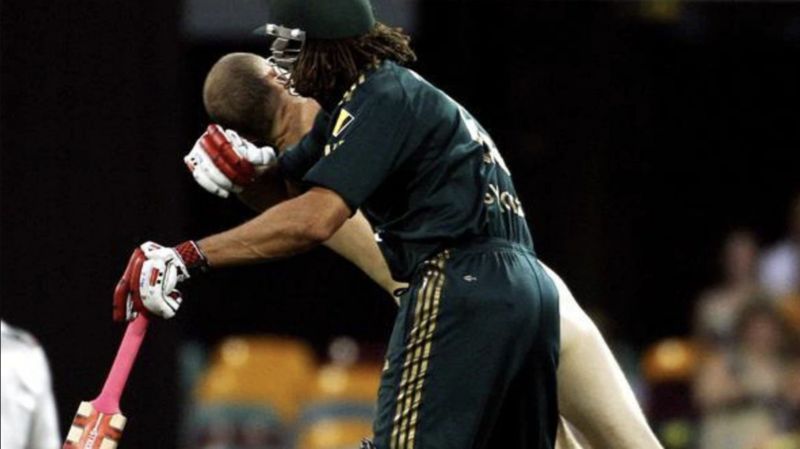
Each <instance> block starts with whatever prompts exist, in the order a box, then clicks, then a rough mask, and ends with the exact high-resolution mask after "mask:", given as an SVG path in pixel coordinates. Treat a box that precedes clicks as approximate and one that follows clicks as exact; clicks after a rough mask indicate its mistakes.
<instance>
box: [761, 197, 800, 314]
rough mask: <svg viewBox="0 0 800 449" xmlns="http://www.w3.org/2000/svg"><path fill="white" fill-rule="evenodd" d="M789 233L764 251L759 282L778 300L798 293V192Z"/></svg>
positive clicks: (799, 251)
mask: <svg viewBox="0 0 800 449" xmlns="http://www.w3.org/2000/svg"><path fill="white" fill-rule="evenodd" d="M789 215H790V217H789V235H788V236H787V237H786V238H785V239H783V240H781V241H780V242H778V244H776V245H775V246H774V247H772V248H770V249H769V250H768V251H766V252H765V254H764V256H763V258H762V260H761V267H760V277H761V283H762V284H763V286H764V288H765V289H766V290H767V292H768V293H769V294H770V295H771V296H772V297H774V298H775V299H778V300H784V299H786V298H788V297H790V296H791V295H797V294H800V194H798V195H797V197H796V198H795V200H794V203H793V204H792V207H791V210H790V213H789Z"/></svg>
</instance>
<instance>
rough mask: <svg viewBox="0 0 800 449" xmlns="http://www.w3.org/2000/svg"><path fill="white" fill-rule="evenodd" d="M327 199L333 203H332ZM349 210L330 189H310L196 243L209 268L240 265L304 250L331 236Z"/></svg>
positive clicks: (345, 217)
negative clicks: (242, 222)
mask: <svg viewBox="0 0 800 449" xmlns="http://www.w3.org/2000/svg"><path fill="white" fill-rule="evenodd" d="M328 201H333V202H336V204H334V205H333V207H332V206H331V204H330V203H328ZM348 214H349V211H348V210H347V208H346V206H345V205H344V203H343V202H342V201H341V199H340V198H339V197H338V196H336V195H335V194H334V193H332V192H330V191H324V190H323V189H312V190H310V191H309V192H307V193H305V194H303V195H301V196H300V197H298V198H295V199H292V200H289V201H285V202H283V203H280V204H278V205H277V206H275V207H272V208H270V209H268V210H266V211H264V212H263V213H261V214H260V215H259V216H257V217H255V218H254V219H252V220H250V221H248V222H246V223H244V224H242V225H240V226H238V227H236V228H233V229H231V230H229V231H225V232H222V233H220V234H216V235H213V236H211V237H207V238H205V239H202V240H200V241H199V242H198V245H199V247H200V249H201V250H202V252H203V254H204V255H205V257H206V261H207V263H208V265H209V266H211V267H224V266H231V265H242V264H249V263H256V262H260V261H265V260H270V259H277V258H283V257H287V256H291V255H294V254H297V253H301V252H305V251H307V250H309V249H311V248H313V247H315V246H317V245H319V244H321V243H322V242H323V241H325V240H327V239H328V238H330V237H331V235H333V233H334V232H335V231H336V230H337V229H338V228H339V227H340V226H341V224H342V223H343V222H344V221H345V220H346V219H347V216H348Z"/></svg>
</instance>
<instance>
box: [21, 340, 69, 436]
mask: <svg viewBox="0 0 800 449" xmlns="http://www.w3.org/2000/svg"><path fill="white" fill-rule="evenodd" d="M39 354H40V357H38V359H39V361H38V363H37V365H38V366H37V367H36V368H37V369H39V370H42V373H43V375H42V376H41V380H42V382H43V385H42V386H41V389H40V390H39V395H38V397H37V398H36V408H35V409H34V410H33V415H32V416H31V427H30V434H29V438H28V447H27V449H57V448H58V447H60V446H61V443H62V441H61V435H60V434H59V430H58V416H57V414H56V402H55V399H54V397H53V386H52V382H51V379H50V367H49V366H48V364H47V358H46V357H45V355H44V351H42V350H41V349H39Z"/></svg>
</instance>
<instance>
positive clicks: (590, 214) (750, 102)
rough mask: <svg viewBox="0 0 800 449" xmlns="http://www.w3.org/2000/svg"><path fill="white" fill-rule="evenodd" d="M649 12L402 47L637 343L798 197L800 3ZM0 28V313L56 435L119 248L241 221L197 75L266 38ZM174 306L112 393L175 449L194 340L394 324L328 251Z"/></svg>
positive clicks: (217, 276) (459, 33)
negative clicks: (208, 154)
mask: <svg viewBox="0 0 800 449" xmlns="http://www.w3.org/2000/svg"><path fill="white" fill-rule="evenodd" d="M645 9H646V8H642V7H641V5H639V4H637V3H621V4H616V3H614V4H612V3H596V2H593V3H543V4H539V3H531V2H522V1H520V2H510V1H508V2H497V1H486V2H480V3H478V2H423V3H421V6H420V17H419V23H418V27H419V30H418V32H417V33H416V35H415V36H414V37H415V46H416V49H417V50H418V54H419V57H420V62H419V63H418V64H417V65H416V66H415V69H416V70H417V71H419V72H420V73H421V74H422V75H423V76H426V77H427V78H428V79H430V80H431V81H432V82H434V83H435V84H437V85H438V86H440V87H442V88H443V89H445V90H446V91H447V92H448V93H449V94H450V95H451V96H453V97H454V98H456V99H457V100H459V101H460V102H461V103H462V104H464V105H465V106H466V107H467V108H468V109H469V110H471V111H472V112H473V114H474V115H476V116H477V117H478V119H479V120H480V121H481V122H482V123H483V125H484V126H485V127H486V128H487V129H488V130H489V131H490V132H491V133H492V135H493V137H494V139H495V141H496V142H497V143H498V145H499V147H500V149H501V151H502V152H503V153H504V155H505V158H506V161H507V162H508V163H509V166H510V167H511V169H512V171H513V173H514V176H515V179H516V184H517V187H518V191H519V193H520V196H521V199H522V200H523V203H524V204H525V208H526V212H527V216H528V218H529V221H530V224H531V226H532V229H533V232H534V238H535V240H536V245H537V251H538V253H539V255H540V256H541V257H542V259H544V260H545V261H546V262H547V263H548V264H550V265H551V266H553V267H554V268H555V269H556V270H557V271H558V272H559V273H560V274H561V275H562V276H563V277H564V278H565V280H566V281H567V282H568V283H569V284H570V286H571V287H572V289H573V291H574V292H575V294H576V296H577V297H578V299H579V300H580V301H581V302H582V303H583V304H584V305H585V306H586V307H587V308H589V309H597V310H601V311H602V312H603V313H604V314H605V315H606V316H608V317H610V320H611V323H612V325H613V327H614V331H615V333H616V334H617V336H618V337H620V338H624V339H626V340H628V341H630V342H632V343H633V344H634V345H635V346H638V347H642V346H644V345H646V344H647V343H649V342H652V341H654V340H655V339H658V338H660V337H663V336H666V335H673V334H681V333H684V332H686V331H687V330H688V328H689V314H690V311H691V307H692V304H693V301H694V299H695V297H696V295H697V293H698V291H699V290H700V289H701V288H703V287H704V286H706V285H708V284H709V283H710V282H712V281H713V280H714V279H715V276H716V274H717V271H716V262H717V251H718V248H719V245H720V242H721V240H722V238H723V236H724V234H725V232H726V231H729V230H731V229H734V228H737V227H741V226H744V227H749V228H752V229H754V230H755V231H757V232H758V234H759V235H760V236H761V238H762V241H763V243H764V244H769V243H771V242H773V241H774V240H776V239H777V238H779V237H780V236H781V234H782V232H783V230H784V228H785V218H786V210H787V206H788V203H789V200H790V198H791V196H792V195H793V194H794V193H796V192H797V191H798V188H800V175H798V173H800V130H799V129H798V128H800V126H798V125H800V113H799V112H798V105H800V81H798V80H800V11H798V9H800V8H798V6H797V5H792V4H778V3H770V4H736V5H732V4H719V3H714V4H705V3H703V4H685V5H684V6H683V9H682V12H681V14H680V17H679V18H677V19H676V18H675V17H671V16H669V15H667V16H664V15H660V16H659V15H653V14H650V13H647V11H645ZM0 18H1V20H2V22H1V23H0V64H1V65H2V78H0V95H1V96H0V114H1V115H0V148H1V151H0V167H1V171H0V174H1V175H2V180H1V185H0V187H1V189H0V210H2V222H0V226H1V227H0V251H1V252H0V268H1V269H0V299H1V300H2V316H3V318H4V319H5V320H6V321H8V322H10V323H12V324H15V325H19V326H22V327H24V328H26V329H29V330H31V331H33V332H34V333H35V334H36V336H37V337H38V338H39V339H40V340H41V342H42V344H43V346H44V347H45V349H46V350H47V352H48V355H49V357H50V361H51V364H52V368H53V372H54V379H55V388H56V393H57V399H58V402H59V407H60V413H61V422H62V424H63V426H64V429H66V426H67V424H68V422H69V420H70V419H71V416H72V414H73V413H74V410H75V407H76V406H77V404H78V401H79V400H81V399H91V398H92V397H93V395H95V394H96V393H97V391H98V389H99V386H100V383H101V382H102V380H103V378H104V376H105V374H106V370H107V368H108V365H109V363H110V361H111V359H112V356H113V353H114V349H115V347H116V345H117V343H118V341H119V336H120V334H121V331H122V328H121V326H119V325H116V324H113V323H111V320H110V315H111V313H110V312H111V307H110V300H111V292H112V290H113V286H114V284H115V282H116V280H117V277H118V276H119V275H120V274H121V271H122V269H123V268H124V264H125V262H126V260H127V257H128V255H129V253H130V251H131V250H132V249H133V248H134V247H135V246H136V245H137V244H139V243H141V242H142V241H144V240H154V241H157V242H160V243H165V244H166V243H176V242H178V241H180V240H183V239H186V238H197V237H200V236H202V235H203V234H206V233H209V232H213V231H216V230H221V229H223V228H225V227H228V226H231V225H233V224H236V223H237V222H239V221H241V220H243V219H244V218H245V217H247V216H249V213H248V212H247V211H246V210H245V209H244V207H242V206H239V205H236V204H234V202H232V201H227V202H226V201H223V200H219V199H216V198H213V197H211V196H210V195H208V194H205V192H203V191H201V190H200V189H199V188H197V187H196V186H195V185H194V183H193V181H192V179H191V176H189V174H188V172H187V171H186V170H185V168H184V166H183V163H182V160H181V159H182V156H183V154H185V153H186V152H187V151H188V150H189V148H190V147H191V145H192V144H193V142H194V140H195V139H196V137H197V136H198V135H199V133H200V132H202V130H203V128H204V126H205V117H204V114H203V112H202V109H201V106H202V105H201V103H200V86H201V83H202V80H203V77H204V76H205V73H206V71H207V70H208V68H209V67H210V65H211V64H212V63H213V62H214V60H216V59H217V58H218V57H219V56H221V55H222V54H224V53H225V52H228V51H233V50H239V51H241V50H245V51H256V52H261V53H265V52H266V44H264V43H260V42H254V41H252V40H243V41H242V42H218V43H212V42H204V43H197V42H192V41H189V40H187V39H185V38H184V37H183V36H182V35H181V32H180V26H179V23H180V18H181V9H180V4H179V3H178V2H169V1H166V2H165V1H157V0H138V1H136V2H130V1H90V0H71V1H69V2H53V1H43V0H24V1H23V0H3V1H2V4H0ZM187 297H188V299H187V301H186V303H185V306H184V308H183V310H182V313H181V314H180V315H179V318H178V319H176V320H175V321H173V322H169V323H157V324H156V325H155V326H152V327H151V328H152V333H151V335H150V336H149V337H148V340H147V342H146V343H145V346H144V349H143V354H142V357H141V359H140V361H139V362H138V365H137V369H136V370H135V371H134V374H133V376H132V384H131V386H130V389H129V393H128V394H127V395H126V397H125V399H124V401H123V406H124V407H123V408H124V409H125V411H126V412H127V414H128V415H129V416H130V417H133V421H132V425H131V426H130V429H129V431H128V433H127V434H126V438H125V439H126V442H125V445H126V446H127V447H171V446H172V441H174V439H175V437H176V429H177V425H176V423H177V421H178V418H179V406H178V391H177V380H176V369H177V367H176V366H177V365H176V356H175V355H176V352H177V348H178V347H179V345H180V342H181V341H183V340H185V339H195V340H199V341H201V342H204V343H213V342H214V341H216V340H217V339H219V338H220V337H221V336H223V335H226V334H228V333H242V332H261V331H263V332H271V333H281V334H289V335H298V336H302V337H305V338H307V339H309V340H310V341H311V342H312V343H313V344H314V345H315V347H317V348H318V349H320V351H321V350H322V348H324V346H325V343H326V342H327V341H328V340H329V339H330V338H331V337H332V336H336V335H342V334H348V335H354V336H356V337H358V338H360V339H362V340H364V341H367V342H377V343H380V342H382V341H383V340H384V339H385V338H386V337H387V336H388V332H389V326H390V323H391V321H392V315H393V306H392V305H391V303H390V302H389V301H388V300H386V299H385V298H384V297H383V296H382V294H381V292H380V291H379V290H378V289H377V288H376V287H374V286H372V285H371V284H370V283H369V282H368V281H367V280H366V278H365V277H364V276H363V275H361V274H360V273H359V272H358V271H357V270H355V269H354V268H351V267H349V266H346V265H343V264H341V263H340V260H339V259H338V258H337V257H336V256H334V255H332V254H330V253H328V252H327V251H326V250H323V249H320V250H316V251H314V252H312V253H311V254H308V255H305V256H300V257H297V258H295V259H292V260H287V261H281V262H275V263H270V264H266V265H262V266H256V267H249V268H245V269H238V270H225V271H221V272H217V273H212V274H210V275H209V276H208V277H206V278H204V279H201V280H198V281H196V282H195V283H194V284H193V285H192V286H190V287H189V291H188V293H187ZM153 414H155V415H157V416H159V417H160V419H158V420H156V419H137V418H138V417H140V416H146V415H150V416H152V415H153ZM4 430H5V429H4Z"/></svg>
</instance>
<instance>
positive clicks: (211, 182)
mask: <svg viewBox="0 0 800 449" xmlns="http://www.w3.org/2000/svg"><path fill="white" fill-rule="evenodd" d="M183 160H184V162H186V166H187V167H189V170H190V171H191V172H192V176H194V179H195V181H197V183H198V184H200V186H202V187H203V188H204V189H206V190H208V191H209V192H211V193H213V194H214V195H217V196H220V197H222V198H227V197H228V196H230V194H231V193H239V192H241V191H242V189H244V188H245V187H247V186H248V185H250V184H252V183H253V181H255V180H256V178H257V177H258V176H259V175H261V174H262V173H264V171H265V170H266V169H267V168H268V167H269V166H270V165H271V164H273V163H274V162H275V161H276V160H277V156H276V154H275V150H274V149H273V148H272V147H258V146H256V145H254V144H252V143H251V142H249V141H248V140H247V139H244V138H243V137H241V136H239V134H237V133H236V131H233V130H231V129H224V128H223V127H221V126H219V125H214V124H211V125H209V126H208V129H207V130H206V132H204V133H203V135H202V136H200V138H199V139H197V142H196V143H195V144H194V147H192V151H190V152H189V154H187V155H186V157H184V158H183Z"/></svg>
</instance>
